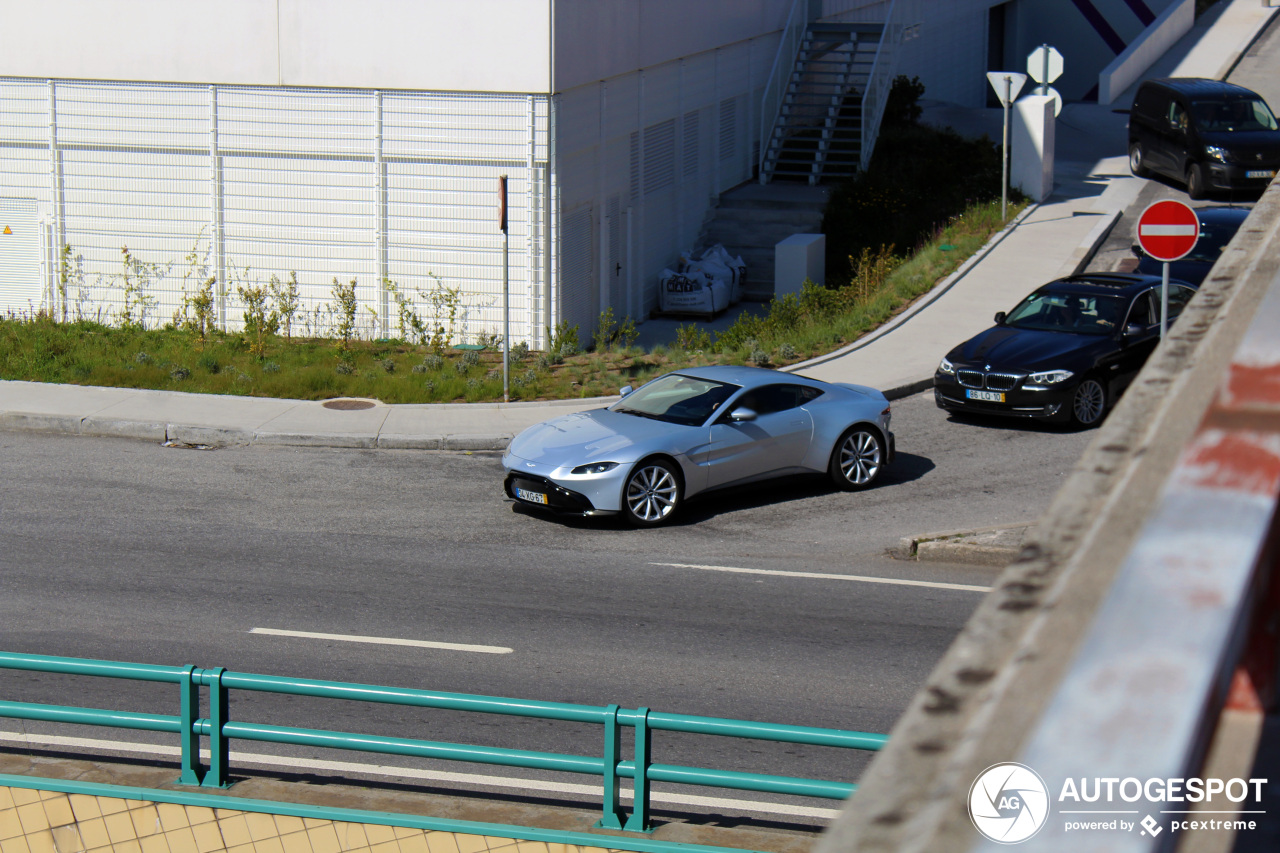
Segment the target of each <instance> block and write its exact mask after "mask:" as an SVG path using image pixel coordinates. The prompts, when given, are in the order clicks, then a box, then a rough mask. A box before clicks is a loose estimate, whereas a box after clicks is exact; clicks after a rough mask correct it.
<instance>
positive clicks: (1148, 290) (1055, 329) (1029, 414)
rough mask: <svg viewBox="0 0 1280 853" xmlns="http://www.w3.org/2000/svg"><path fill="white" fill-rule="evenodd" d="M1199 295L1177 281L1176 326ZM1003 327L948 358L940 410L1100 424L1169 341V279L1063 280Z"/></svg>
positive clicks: (940, 380) (940, 378)
mask: <svg viewBox="0 0 1280 853" xmlns="http://www.w3.org/2000/svg"><path fill="white" fill-rule="evenodd" d="M1194 295H1195V288H1193V287H1191V286H1189V285H1187V284H1185V283H1183V282H1180V281H1170V282H1169V322H1170V323H1172V322H1173V319H1174V318H1176V317H1177V316H1178V315H1179V314H1180V313H1181V312H1182V309H1183V307H1184V306H1185V305H1186V304H1187V301H1188V300H1190V299H1191V297H1192V296H1194ZM995 323H996V324H995V326H993V327H991V328H990V329H987V330H986V331H985V332H982V333H981V334H978V335H975V336H974V337H972V338H970V339H969V340H967V341H965V342H964V343H962V344H960V345H959V346H958V347H956V348H955V349H953V350H951V352H949V353H947V357H946V358H944V359H942V362H941V363H940V364H939V365H938V370H937V372H936V373H935V374H934V377H933V386H934V388H933V394H934V400H935V401H936V402H937V404H938V407H939V408H942V409H946V410H947V411H949V412H957V413H965V412H971V413H973V414H991V415H1012V416H1015V417H1025V418H1039V419H1043V420H1049V421H1055V422H1060V423H1075V424H1076V425H1078V426H1084V427H1088V426H1093V425H1095V424H1097V423H1099V422H1100V421H1101V420H1102V418H1103V415H1105V414H1106V412H1107V410H1108V409H1109V408H1110V407H1111V405H1112V403H1114V402H1115V400H1116V399H1117V398H1118V397H1119V396H1120V394H1121V393H1123V391H1124V389H1125V388H1126V387H1127V386H1128V385H1129V383H1130V382H1131V381H1133V377H1134V376H1136V375H1137V373H1138V371H1139V370H1141V369H1142V365H1143V363H1144V362H1145V361H1146V360H1147V356H1149V355H1150V354H1151V351H1152V350H1154V349H1155V347H1156V344H1157V343H1159V341H1160V278H1159V277H1158V276H1150V275H1137V274H1128V273H1086V274H1084V275H1076V276H1070V277H1068V278H1061V279H1058V280H1057V281H1052V282H1049V283H1048V284H1046V285H1045V286H1043V287H1041V288H1040V289H1038V290H1036V291H1035V292H1034V293H1032V294H1030V295H1029V296H1027V298H1025V299H1023V300H1022V301H1021V302H1019V303H1018V304H1017V305H1016V306H1015V307H1014V309H1013V310H1012V311H1010V312H1009V313H1008V314H1006V313H1005V312H1003V311H1001V312H1000V313H998V314H996V317H995Z"/></svg>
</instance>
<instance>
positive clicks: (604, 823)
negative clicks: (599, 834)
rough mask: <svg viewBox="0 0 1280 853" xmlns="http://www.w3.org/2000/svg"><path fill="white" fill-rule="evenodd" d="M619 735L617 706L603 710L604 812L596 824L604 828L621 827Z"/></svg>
mask: <svg viewBox="0 0 1280 853" xmlns="http://www.w3.org/2000/svg"><path fill="white" fill-rule="evenodd" d="M620 752H621V737H620V734H619V731H618V706H617V705H610V706H609V707H607V708H605V711H604V814H603V815H602V816H601V817H600V821H599V822H598V823H597V824H596V826H598V827H602V828H604V829H622V812H621V811H620V810H619V809H618V758H619V753H620Z"/></svg>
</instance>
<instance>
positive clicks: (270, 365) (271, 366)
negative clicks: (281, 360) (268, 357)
mask: <svg viewBox="0 0 1280 853" xmlns="http://www.w3.org/2000/svg"><path fill="white" fill-rule="evenodd" d="M262 372H263V373H279V372H280V365H278V364H276V363H275V362H274V361H268V362H267V363H266V364H264V365H262Z"/></svg>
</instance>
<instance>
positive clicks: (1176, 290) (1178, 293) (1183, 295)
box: [1169, 284, 1196, 323]
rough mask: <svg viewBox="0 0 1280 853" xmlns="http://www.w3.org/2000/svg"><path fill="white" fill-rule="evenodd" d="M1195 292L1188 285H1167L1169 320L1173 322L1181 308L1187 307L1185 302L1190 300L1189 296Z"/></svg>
mask: <svg viewBox="0 0 1280 853" xmlns="http://www.w3.org/2000/svg"><path fill="white" fill-rule="evenodd" d="M1195 295H1196V292H1195V291H1194V290H1192V289H1191V288H1189V287H1183V286H1182V285H1180V284H1170V285H1169V322H1171V323H1172V322H1173V321H1174V320H1175V319H1176V318H1177V316H1178V315H1179V314H1181V313H1182V309H1183V308H1186V307H1187V303H1188V302H1190V301H1191V297H1193V296H1195Z"/></svg>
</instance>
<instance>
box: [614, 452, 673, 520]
mask: <svg viewBox="0 0 1280 853" xmlns="http://www.w3.org/2000/svg"><path fill="white" fill-rule="evenodd" d="M625 499H626V502H627V510H628V511H629V514H630V515H631V517H632V518H633V519H635V520H636V521H637V522H639V523H641V524H657V523H658V522H661V521H664V520H665V519H666V518H667V517H668V516H669V515H671V513H672V512H674V511H675V508H676V504H677V503H678V502H679V500H680V484H679V483H677V482H676V477H675V474H674V473H673V472H672V471H671V470H670V469H669V468H668V467H667V466H666V465H662V464H660V463H656V462H654V463H650V464H646V465H645V466H643V467H641V468H638V469H636V471H634V472H633V473H632V474H631V476H630V478H628V479H627V491H626V496H625Z"/></svg>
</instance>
